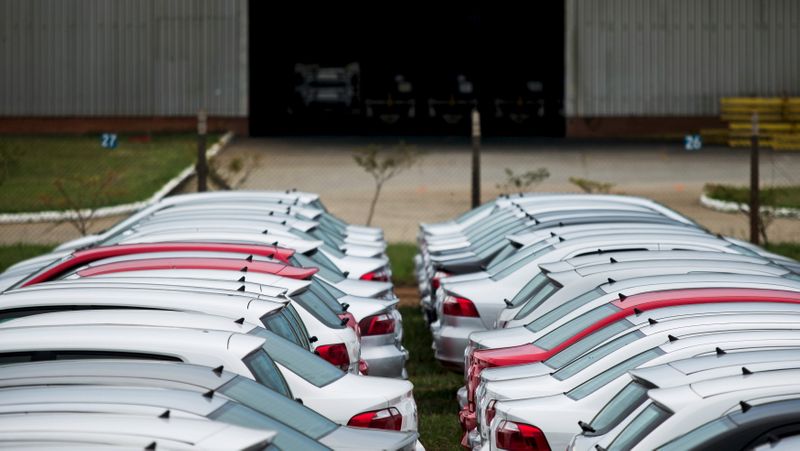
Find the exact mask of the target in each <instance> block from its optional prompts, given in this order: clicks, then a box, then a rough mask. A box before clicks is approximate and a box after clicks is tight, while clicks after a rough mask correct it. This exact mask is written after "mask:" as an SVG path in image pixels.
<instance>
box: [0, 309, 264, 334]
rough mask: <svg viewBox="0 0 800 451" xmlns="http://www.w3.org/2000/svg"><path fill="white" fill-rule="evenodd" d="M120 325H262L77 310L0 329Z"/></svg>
mask: <svg viewBox="0 0 800 451" xmlns="http://www.w3.org/2000/svg"><path fill="white" fill-rule="evenodd" d="M91 324H119V325H132V326H153V327H176V328H189V329H206V330H219V331H225V332H236V333H240V334H246V333H248V332H250V331H252V330H253V329H255V328H259V327H261V326H259V325H256V324H253V323H248V322H245V321H242V320H241V319H237V320H232V319H230V318H225V317H222V316H214V315H207V314H204V313H190V312H176V311H164V310H139V309H133V310H121V309H103V310H78V311H64V312H51V313H40V314H37V315H31V316H25V317H22V318H16V319H11V320H8V321H4V322H2V323H0V329H6V328H9V327H36V326H57V325H91Z"/></svg>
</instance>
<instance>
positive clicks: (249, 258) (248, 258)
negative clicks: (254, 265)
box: [245, 254, 253, 262]
mask: <svg viewBox="0 0 800 451" xmlns="http://www.w3.org/2000/svg"><path fill="white" fill-rule="evenodd" d="M245 260H247V261H249V262H252V261H253V254H250V255H248V256H247V258H245Z"/></svg>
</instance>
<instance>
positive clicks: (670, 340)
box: [667, 334, 678, 343]
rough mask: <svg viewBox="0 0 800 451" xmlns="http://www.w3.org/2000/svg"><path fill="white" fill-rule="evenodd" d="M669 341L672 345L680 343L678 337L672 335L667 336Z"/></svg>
mask: <svg viewBox="0 0 800 451" xmlns="http://www.w3.org/2000/svg"><path fill="white" fill-rule="evenodd" d="M667 339H668V340H669V342H670V343H674V342H676V341H678V337H676V336H675V335H672V334H670V335H667Z"/></svg>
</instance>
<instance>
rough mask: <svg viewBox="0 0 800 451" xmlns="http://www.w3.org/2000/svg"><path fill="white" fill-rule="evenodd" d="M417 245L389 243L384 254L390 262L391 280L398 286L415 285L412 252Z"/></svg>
mask: <svg viewBox="0 0 800 451" xmlns="http://www.w3.org/2000/svg"><path fill="white" fill-rule="evenodd" d="M416 253H417V247H416V246H415V245H413V244H411V243H391V244H389V247H388V248H387V249H386V255H387V256H388V257H389V261H391V262H392V282H394V284H395V285H398V286H415V285H416V284H417V282H416V280H414V254H416Z"/></svg>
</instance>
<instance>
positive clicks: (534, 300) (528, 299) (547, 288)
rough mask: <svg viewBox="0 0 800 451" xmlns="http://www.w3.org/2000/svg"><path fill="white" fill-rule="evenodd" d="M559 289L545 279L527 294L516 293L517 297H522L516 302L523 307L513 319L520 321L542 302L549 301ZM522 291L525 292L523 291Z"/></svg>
mask: <svg viewBox="0 0 800 451" xmlns="http://www.w3.org/2000/svg"><path fill="white" fill-rule="evenodd" d="M559 288H561V286H560V285H558V284H557V283H555V282H554V281H552V280H550V279H545V281H544V282H543V283H542V284H541V285H539V286H538V287H535V290H531V291H529V292H527V293H523V292H520V293H518V294H517V297H520V294H523V295H524V297H523V298H522V300H521V301H517V302H519V303H520V304H525V305H523V306H522V308H521V309H519V311H518V312H517V314H516V315H515V316H514V319H522V318H525V317H526V316H528V315H530V314H531V312H533V311H534V310H536V309H537V308H538V307H539V306H540V305H542V303H543V302H544V301H546V300H548V299H550V296H552V295H554V294H556V292H557V291H558V289H559ZM523 291H525V289H523ZM515 299H516V298H515ZM512 302H513V301H512Z"/></svg>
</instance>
